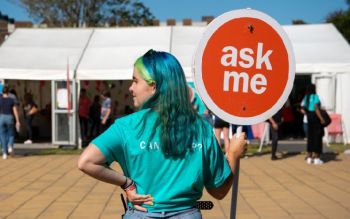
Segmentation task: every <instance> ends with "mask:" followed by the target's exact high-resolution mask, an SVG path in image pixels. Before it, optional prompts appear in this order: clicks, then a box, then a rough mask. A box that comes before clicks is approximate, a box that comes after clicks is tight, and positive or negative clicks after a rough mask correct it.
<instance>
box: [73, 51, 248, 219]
mask: <svg viewBox="0 0 350 219" xmlns="http://www.w3.org/2000/svg"><path fill="white" fill-rule="evenodd" d="M129 90H130V92H131V94H132V98H133V102H134V106H135V107H136V108H138V109H139V111H137V112H135V113H133V114H131V115H128V116H125V117H122V118H120V119H117V120H116V121H115V123H114V124H113V125H112V126H111V127H110V128H109V129H108V130H107V131H106V132H104V133H103V134H102V135H100V136H99V137H97V138H96V139H95V140H93V141H92V143H91V144H90V145H89V146H88V147H87V148H86V149H85V151H84V152H83V154H82V155H81V156H80V159H79V162H78V167H79V169H81V170H82V171H84V172H85V173H86V174H89V175H90V176H92V177H95V178H96V179H99V180H101V181H104V182H108V183H111V184H114V185H118V186H122V188H123V189H124V190H125V192H126V195H127V197H128V200H129V209H128V211H127V212H126V214H125V216H124V218H152V217H157V218H160V217H162V218H170V217H173V218H192V219H197V218H202V216H201V213H200V211H199V210H198V209H197V208H195V205H196V201H197V200H198V199H200V197H201V196H202V193H203V189H204V188H206V189H207V191H208V192H209V194H211V195H212V196H213V197H214V198H218V199H222V198H223V197H224V196H225V195H226V194H227V193H228V191H229V190H230V188H231V186H232V182H233V172H234V171H235V164H236V162H237V160H238V159H239V157H240V156H241V155H242V153H243V152H244V150H245V149H246V144H245V140H244V138H245V134H244V133H242V135H241V136H240V137H239V138H233V140H232V142H231V144H230V147H229V149H228V151H227V155H226V156H227V160H226V159H225V156H224V154H223V153H222V151H221V149H220V147H219V145H218V144H217V141H216V138H215V135H214V133H213V131H212V127H211V125H210V124H209V123H208V122H205V121H204V120H203V119H202V118H201V117H200V116H199V115H198V114H197V112H196V111H195V110H194V109H193V107H192V105H191V103H190V100H189V94H188V89H187V86H186V79H185V75H184V72H183V70H182V67H181V66H180V64H179V62H178V61H177V59H176V58H175V57H174V56H172V55H171V54H169V53H166V52H156V51H153V50H150V51H148V52H147V53H146V54H145V55H143V56H142V57H140V58H139V59H137V60H136V62H135V67H134V72H133V82H132V84H131V87H130V88H129ZM113 161H117V162H118V163H119V164H120V165H121V168H122V169H123V172H124V174H122V173H118V172H116V171H113V170H111V169H109V168H108V165H110V164H111V163H112V162H113ZM186 215H187V216H186Z"/></svg>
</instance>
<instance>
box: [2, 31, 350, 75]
mask: <svg viewBox="0 0 350 219" xmlns="http://www.w3.org/2000/svg"><path fill="white" fill-rule="evenodd" d="M284 29H285V30H286V32H287V34H288V36H289V37H290V40H291V42H292V45H293V48H294V52H295V57H296V65H297V67H296V71H297V73H299V74H300V73H301V74H302V73H308V74H310V73H320V72H350V47H349V45H348V44H347V42H346V41H345V39H344V38H343V37H342V36H341V34H340V33H339V32H338V31H337V30H336V28H335V27H334V26H333V25H332V24H317V25H292V26H284ZM204 31H205V27H193V26H191V27H181V26H175V27H137V28H135V27H133V28H113V29H112V28H109V29H33V28H30V29H16V31H15V32H14V33H12V34H11V35H10V37H9V38H8V39H7V40H6V41H5V42H4V43H3V44H2V45H1V47H0V78H2V79H26V80H53V79H66V78H67V59H68V60H69V69H70V78H72V77H75V78H77V79H79V80H124V79H131V75H132V64H133V62H134V60H135V58H136V57H138V56H140V55H142V54H143V53H144V52H146V51H147V50H148V49H151V48H153V49H155V50H162V51H167V52H171V53H172V54H174V55H175V56H176V57H177V58H178V59H179V61H180V63H181V64H182V66H183V68H184V71H185V74H186V77H187V78H188V79H189V80H191V78H192V73H191V67H192V60H193V55H194V52H195V50H196V47H197V44H198V42H199V40H200V38H201V36H202V34H203V32H204ZM74 71H75V76H73V72H74Z"/></svg>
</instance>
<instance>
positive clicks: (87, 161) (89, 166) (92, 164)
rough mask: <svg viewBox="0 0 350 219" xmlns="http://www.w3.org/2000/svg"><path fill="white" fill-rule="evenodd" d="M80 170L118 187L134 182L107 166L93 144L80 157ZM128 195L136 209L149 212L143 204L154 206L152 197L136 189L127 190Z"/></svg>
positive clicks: (104, 159)
mask: <svg viewBox="0 0 350 219" xmlns="http://www.w3.org/2000/svg"><path fill="white" fill-rule="evenodd" d="M78 168H79V169H80V170H81V171H83V172H84V173H86V174H88V175H89V176H91V177H93V178H95V179H98V180H100V181H103V182H106V183H110V184H113V185H116V186H122V185H124V184H127V185H129V184H131V182H132V180H131V179H129V178H127V177H126V176H124V175H123V174H120V173H118V172H116V171H114V170H112V169H111V168H109V167H108V166H107V165H106V158H105V157H104V155H103V154H102V153H101V151H100V150H99V149H98V148H97V147H96V146H95V145H93V144H90V145H89V146H88V147H87V148H86V149H85V150H84V151H83V153H82V154H81V155H80V158H79V161H78ZM125 192H126V195H127V197H128V199H129V201H130V202H131V203H133V204H134V207H135V208H136V209H138V210H141V211H147V210H146V209H145V208H142V207H141V206H140V205H141V204H153V202H152V201H153V198H152V197H151V196H150V195H138V194H137V193H136V188H134V189H131V190H126V191H125Z"/></svg>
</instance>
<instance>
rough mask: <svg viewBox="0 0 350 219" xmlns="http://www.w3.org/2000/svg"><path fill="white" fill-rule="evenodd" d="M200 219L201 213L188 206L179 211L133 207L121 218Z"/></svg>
mask: <svg viewBox="0 0 350 219" xmlns="http://www.w3.org/2000/svg"><path fill="white" fill-rule="evenodd" d="M149 218H165V219H202V214H201V212H200V211H199V210H198V209H197V208H190V209H186V210H181V211H171V212H142V211H138V210H135V209H128V210H127V212H126V213H125V215H124V216H123V219H149Z"/></svg>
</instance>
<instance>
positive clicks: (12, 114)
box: [0, 86, 20, 160]
mask: <svg viewBox="0 0 350 219" xmlns="http://www.w3.org/2000/svg"><path fill="white" fill-rule="evenodd" d="M8 94H9V90H8V87H7V86H4V87H3V90H2V95H1V96H0V141H1V146H2V159H4V160H5V159H7V153H8V149H7V146H8V145H9V140H10V137H11V136H14V133H13V132H14V127H15V126H16V127H19V126H20V122H19V117H18V112H17V108H16V105H15V101H14V100H13V99H12V98H10V97H9V95H8Z"/></svg>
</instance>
